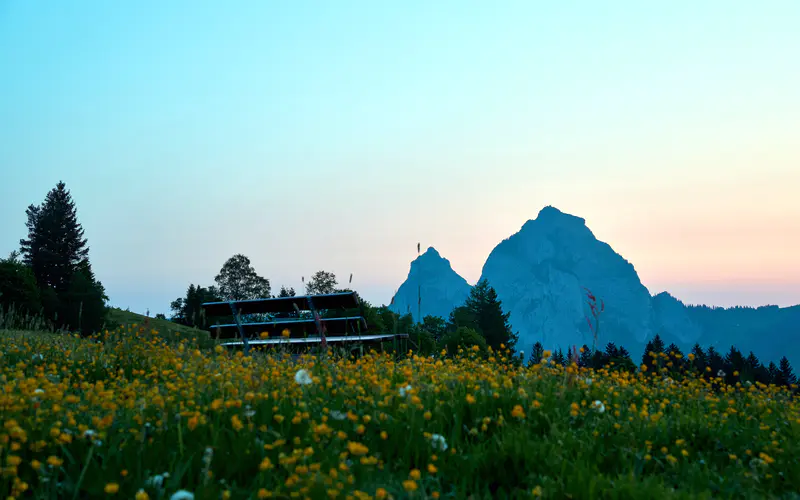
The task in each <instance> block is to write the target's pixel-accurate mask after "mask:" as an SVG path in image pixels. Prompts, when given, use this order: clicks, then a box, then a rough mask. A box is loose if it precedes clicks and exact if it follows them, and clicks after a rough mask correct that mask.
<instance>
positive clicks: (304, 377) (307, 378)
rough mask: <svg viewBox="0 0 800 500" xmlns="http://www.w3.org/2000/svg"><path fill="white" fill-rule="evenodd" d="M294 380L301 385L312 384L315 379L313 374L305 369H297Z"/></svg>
mask: <svg viewBox="0 0 800 500" xmlns="http://www.w3.org/2000/svg"><path fill="white" fill-rule="evenodd" d="M294 381H295V382H297V383H298V384H300V385H309V384H312V383H313V382H314V381H313V380H312V379H311V375H309V374H308V372H307V371H306V370H304V369H302V368H301V369H300V370H297V373H295V374H294Z"/></svg>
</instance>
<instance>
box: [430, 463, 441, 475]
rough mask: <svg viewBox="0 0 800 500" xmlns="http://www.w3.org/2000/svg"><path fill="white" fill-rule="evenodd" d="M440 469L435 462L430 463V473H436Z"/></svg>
mask: <svg viewBox="0 0 800 500" xmlns="http://www.w3.org/2000/svg"><path fill="white" fill-rule="evenodd" d="M438 470H439V469H437V468H436V466H435V465H433V464H428V473H430V474H436V472H437V471H438Z"/></svg>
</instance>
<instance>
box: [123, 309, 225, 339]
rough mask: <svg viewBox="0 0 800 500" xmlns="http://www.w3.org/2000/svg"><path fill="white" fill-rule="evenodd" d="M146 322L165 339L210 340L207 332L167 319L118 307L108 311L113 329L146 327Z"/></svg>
mask: <svg viewBox="0 0 800 500" xmlns="http://www.w3.org/2000/svg"><path fill="white" fill-rule="evenodd" d="M146 321H149V323H148V324H149V326H150V328H152V329H155V330H158V332H159V334H161V336H163V337H165V338H175V337H180V338H196V339H201V340H208V339H209V334H208V332H207V331H205V330H200V329H198V328H192V327H190V326H184V325H179V324H177V323H173V322H172V321H168V320H165V319H155V318H148V317H147V316H144V315H141V314H137V313H134V312H130V311H123V310H122V309H118V308H116V307H112V308H110V309H109V310H108V319H107V322H108V325H109V326H110V327H111V328H116V327H117V326H123V327H127V326H132V325H144V324H145V322H146ZM111 328H109V329H111Z"/></svg>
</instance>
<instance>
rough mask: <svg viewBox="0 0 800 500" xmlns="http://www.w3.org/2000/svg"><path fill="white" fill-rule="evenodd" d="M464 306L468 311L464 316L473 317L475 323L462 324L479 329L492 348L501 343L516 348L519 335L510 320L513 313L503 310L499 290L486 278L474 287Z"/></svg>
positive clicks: (465, 310) (498, 347)
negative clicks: (513, 329) (514, 330)
mask: <svg viewBox="0 0 800 500" xmlns="http://www.w3.org/2000/svg"><path fill="white" fill-rule="evenodd" d="M463 308H464V312H466V313H467V314H465V315H464V316H465V317H467V318H472V321H473V322H474V323H473V324H472V325H462V326H471V327H472V328H474V329H475V330H476V331H478V333H480V334H481V335H483V338H485V339H486V345H487V346H489V347H491V348H492V349H495V350H497V349H500V344H504V345H505V346H506V347H507V348H509V349H511V350H513V349H514V347H515V346H516V344H517V340H518V335H517V334H515V333H514V332H513V331H512V330H511V324H510V323H509V321H508V318H509V316H510V315H511V313H507V312H503V305H502V302H501V301H500V299H498V297H497V292H495V290H494V288H492V287H491V286H489V282H488V281H487V280H486V279H483V280H481V281H479V282H478V283H477V284H476V285H475V286H474V287H472V290H470V294H469V296H468V297H467V299H466V301H465V303H464V306H463ZM458 309H459V308H457V310H458ZM454 316H455V315H454Z"/></svg>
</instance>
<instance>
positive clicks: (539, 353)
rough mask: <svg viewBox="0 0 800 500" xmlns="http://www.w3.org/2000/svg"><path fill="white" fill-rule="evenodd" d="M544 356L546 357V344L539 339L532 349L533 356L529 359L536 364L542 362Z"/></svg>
mask: <svg viewBox="0 0 800 500" xmlns="http://www.w3.org/2000/svg"><path fill="white" fill-rule="evenodd" d="M542 357H544V346H543V345H542V343H541V342H539V341H538V340H537V341H536V343H535V344H533V349H531V357H530V359H529V361H528V364H529V365H535V364H537V363H541V362H542Z"/></svg>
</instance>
